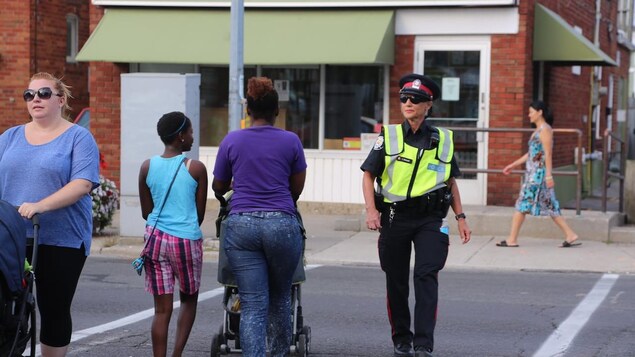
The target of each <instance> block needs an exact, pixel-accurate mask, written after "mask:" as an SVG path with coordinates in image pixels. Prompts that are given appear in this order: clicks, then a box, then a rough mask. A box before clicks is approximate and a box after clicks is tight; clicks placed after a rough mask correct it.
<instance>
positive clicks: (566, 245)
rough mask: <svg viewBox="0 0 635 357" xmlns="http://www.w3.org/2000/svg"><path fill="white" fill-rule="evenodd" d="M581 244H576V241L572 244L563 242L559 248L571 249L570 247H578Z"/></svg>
mask: <svg viewBox="0 0 635 357" xmlns="http://www.w3.org/2000/svg"><path fill="white" fill-rule="evenodd" d="M581 244H582V243H579V242H576V241H573V242H571V243H569V242H567V241H566V240H565V241H564V242H562V245H560V246H559V247H560V248H571V247H575V246H578V245H581Z"/></svg>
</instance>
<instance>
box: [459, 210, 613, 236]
mask: <svg viewBox="0 0 635 357" xmlns="http://www.w3.org/2000/svg"><path fill="white" fill-rule="evenodd" d="M464 208H465V212H466V214H467V215H468V222H469V225H470V228H471V229H472V232H473V234H476V235H490V236H497V237H506V236H508V235H509V231H510V228H511V220H512V216H513V215H514V211H515V209H514V208H513V207H499V206H466V207H464ZM562 216H563V217H564V218H565V220H566V222H567V224H568V225H569V226H570V227H571V229H573V230H574V231H575V232H576V233H577V234H578V236H579V238H580V239H581V240H593V241H604V242H608V241H609V238H610V234H611V229H613V228H614V227H617V226H621V225H623V224H624V222H625V217H624V215H623V214H621V213H619V212H606V213H603V212H600V211H581V213H580V215H577V214H576V211H575V210H562ZM453 229H454V231H453ZM455 230H456V224H454V225H453V224H450V232H451V233H452V232H454V234H456V232H455ZM519 236H520V237H521V238H522V237H533V238H552V239H556V240H564V234H563V233H562V231H561V230H560V228H558V226H557V225H556V224H555V222H553V220H552V219H551V218H550V217H542V216H540V217H535V216H530V215H526V216H525V221H524V223H523V225H522V227H521V230H520V234H519Z"/></svg>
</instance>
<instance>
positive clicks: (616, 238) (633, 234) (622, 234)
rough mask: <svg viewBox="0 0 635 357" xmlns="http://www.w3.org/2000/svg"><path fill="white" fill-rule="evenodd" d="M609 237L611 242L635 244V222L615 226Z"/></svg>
mask: <svg viewBox="0 0 635 357" xmlns="http://www.w3.org/2000/svg"><path fill="white" fill-rule="evenodd" d="M609 238H610V242H611V243H630V244H635V224H629V225H626V226H618V227H613V228H612V229H611V235H610V237H609Z"/></svg>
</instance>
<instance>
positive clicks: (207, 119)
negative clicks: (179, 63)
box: [200, 66, 256, 146]
mask: <svg viewBox="0 0 635 357" xmlns="http://www.w3.org/2000/svg"><path fill="white" fill-rule="evenodd" d="M200 73H201V146H218V145H219V144H220V142H221V141H222V140H223V138H224V137H225V135H227V130H228V127H229V109H228V108H229V68H228V67H225V66H223V67H201V68H200ZM243 75H244V78H245V88H247V80H248V79H249V78H250V77H253V76H255V75H256V68H255V67H245V68H244V69H243Z"/></svg>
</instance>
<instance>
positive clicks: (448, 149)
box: [381, 124, 454, 203]
mask: <svg viewBox="0 0 635 357" xmlns="http://www.w3.org/2000/svg"><path fill="white" fill-rule="evenodd" d="M432 129H433V130H438V132H439V145H438V146H437V148H436V149H431V150H424V149H419V148H416V147H414V146H410V145H408V144H406V143H405V141H404V135H403V127H402V125H401V124H399V125H384V145H385V151H386V156H385V168H384V172H383V173H382V176H381V184H382V187H381V193H382V195H383V196H384V202H388V203H391V202H400V201H404V200H406V199H409V198H412V197H419V196H423V195H424V194H426V193H428V192H432V191H434V190H436V189H438V188H441V187H443V186H445V181H447V180H448V179H449V178H450V170H451V165H450V161H451V159H452V155H454V142H453V139H452V131H451V130H448V129H444V128H437V127H432Z"/></svg>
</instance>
